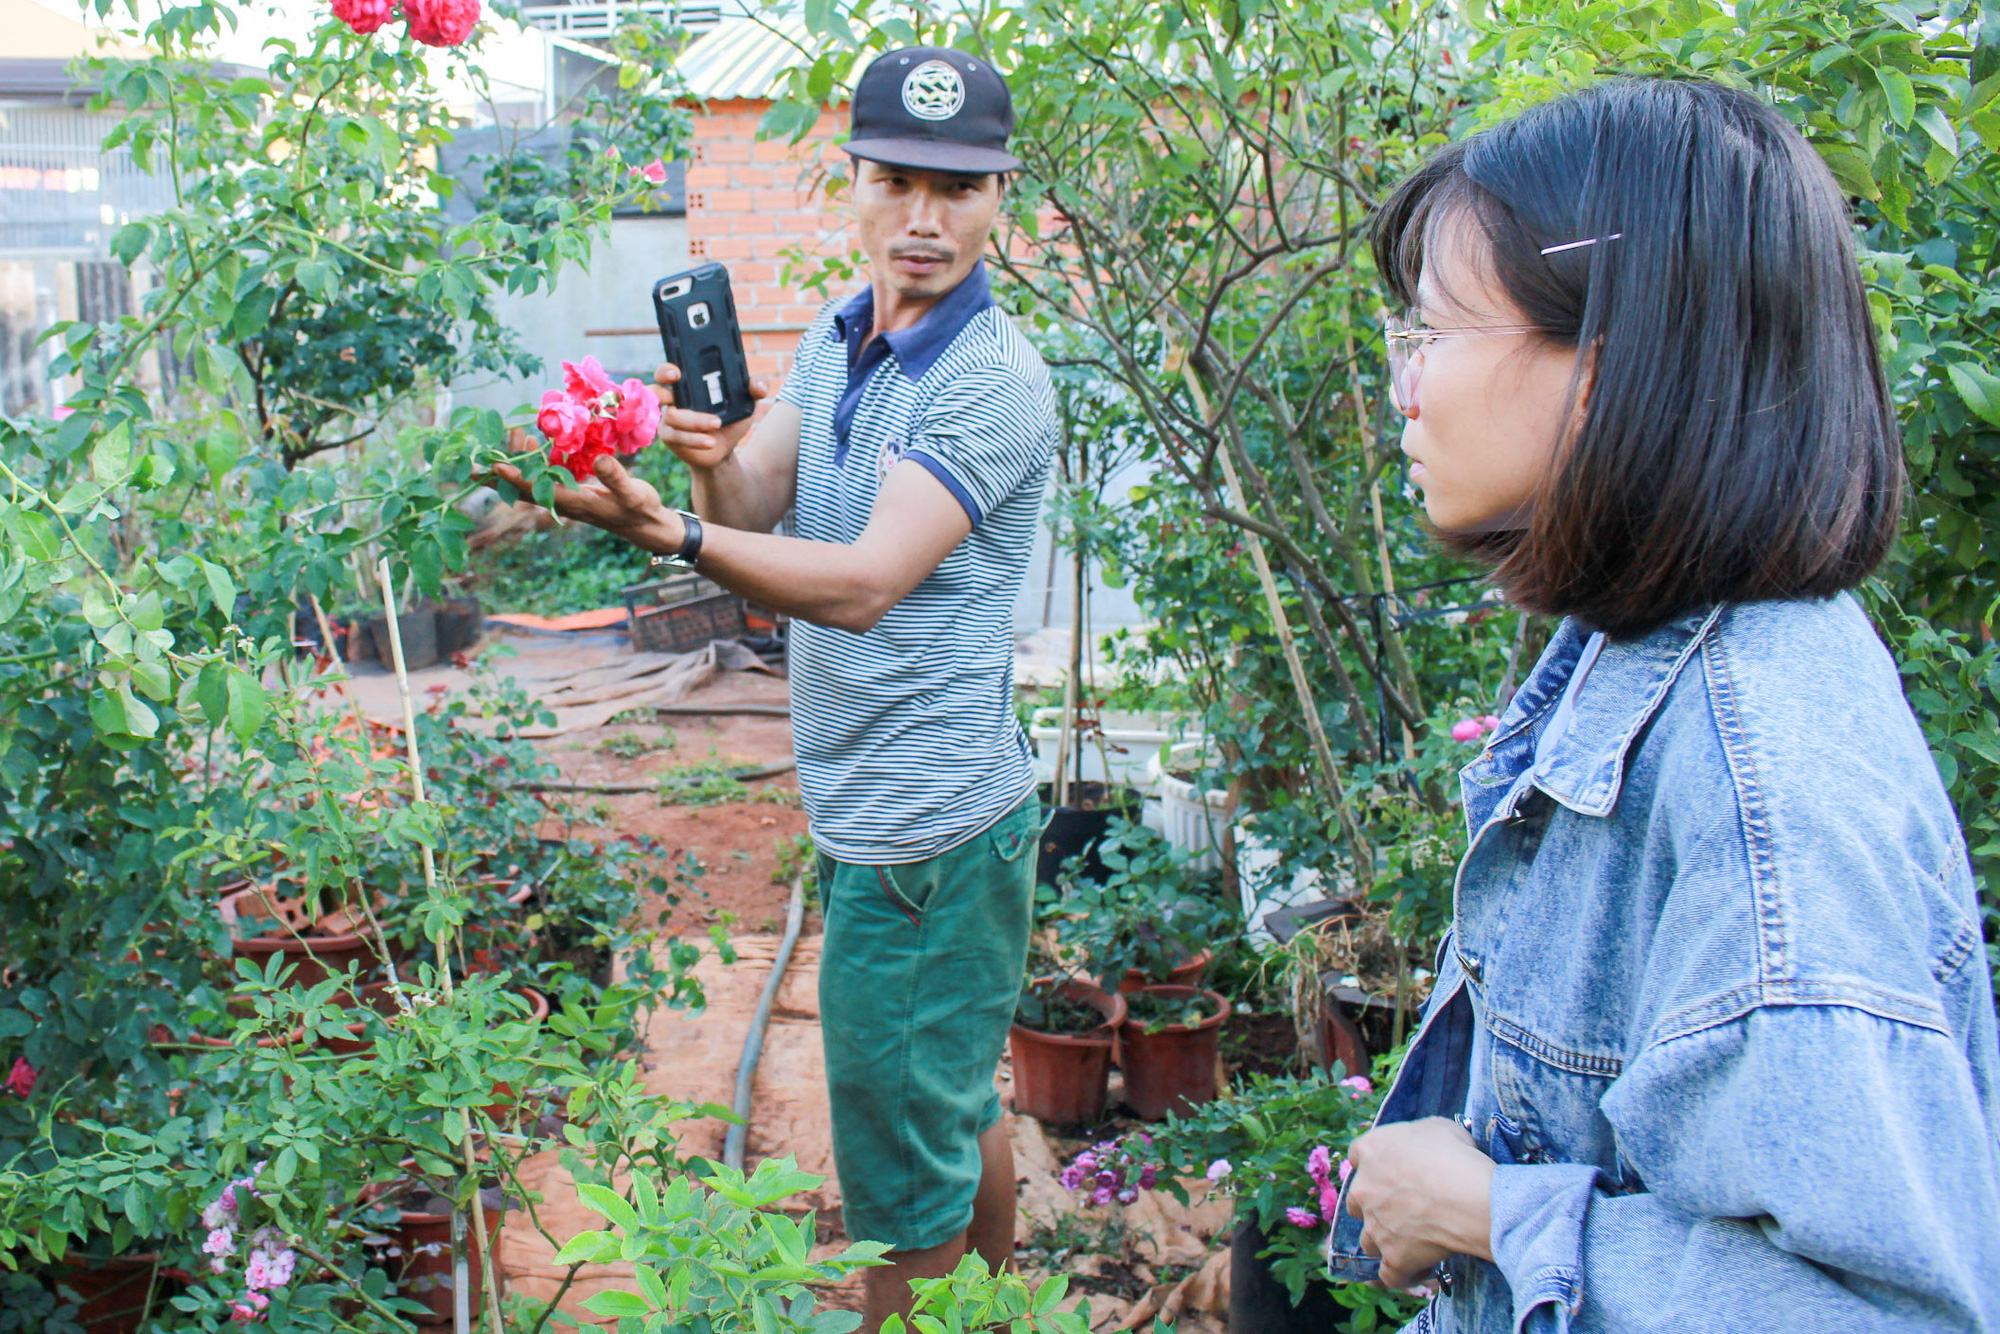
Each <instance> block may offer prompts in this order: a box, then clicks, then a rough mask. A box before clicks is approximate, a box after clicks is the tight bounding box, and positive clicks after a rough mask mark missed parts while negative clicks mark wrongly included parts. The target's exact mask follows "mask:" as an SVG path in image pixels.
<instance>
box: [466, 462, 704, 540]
mask: <svg viewBox="0 0 2000 1334" xmlns="http://www.w3.org/2000/svg"><path fill="white" fill-rule="evenodd" d="M493 472H494V475H495V476H497V477H498V478H499V479H500V480H501V481H503V482H506V483H507V484H508V485H510V486H512V487H513V488H514V489H515V490H516V491H519V492H520V493H521V494H522V495H524V496H525V495H527V494H528V484H527V480H526V479H525V478H523V477H522V476H521V470H520V469H519V468H516V467H515V466H514V465H513V464H511V463H501V464H497V465H495V467H494V469H493ZM595 472H596V476H594V477H589V478H586V479H585V480H584V481H582V482H580V483H578V484H577V485H575V486H558V487H557V488H556V493H555V497H554V504H555V511H556V513H557V514H560V515H561V516H562V517H563V518H565V519H576V520H578V521H580V522H582V523H587V524H590V525H592V526H593V527H597V528H602V529H604V530H605V531H606V532H608V533H616V534H617V535H618V536H619V537H622V538H624V539H625V540H626V541H628V542H630V543H632V544H633V545H634V546H637V547H640V548H642V549H644V550H646V551H651V552H653V553H655V554H660V553H666V552H673V551H678V550H680V545H681V542H682V541H683V539H684V538H685V537H686V530H685V526H684V525H683V524H682V522H681V517H680V515H678V514H676V513H674V512H673V511H672V510H670V509H668V508H667V507H666V506H665V505H663V504H661V503H660V493H659V492H658V491H657V490H655V489H654V488H653V484H652V483H651V482H648V481H646V480H644V479H643V478H639V477H635V476H633V475H632V474H631V473H630V472H629V471H627V470H626V468H625V465H624V464H622V463H620V462H619V461H618V460H617V459H615V458H613V457H611V456H610V455H608V454H607V455H605V456H604V457H603V458H600V459H598V460H597V463H596V466H595Z"/></svg>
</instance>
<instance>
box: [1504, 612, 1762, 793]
mask: <svg viewBox="0 0 2000 1334" xmlns="http://www.w3.org/2000/svg"><path fill="white" fill-rule="evenodd" d="M1722 610H1723V609H1722V607H1721V606H1719V605H1718V606H1715V607H1710V608H1707V609H1706V610H1702V611H1695V612H1690V613H1688V614H1687V615H1684V616H1681V617H1677V618H1676V619H1674V620H1672V621H1669V622H1667V624H1665V625H1663V626H1661V627H1659V628H1658V629H1656V630H1653V631H1651V632H1650V633H1648V634H1645V635H1641V636H1639V637H1638V638H1635V639H1624V640H1617V639H1614V640H1612V641H1610V642H1609V643H1607V644H1606V645H1605V646H1604V649H1603V651H1602V652H1601V653H1599V655H1598V658H1597V663H1596V665H1595V666H1594V667H1592V668H1591V671H1590V675H1589V676H1588V677H1586V678H1585V680H1584V683H1583V685H1582V687H1581V688H1580V689H1579V690H1578V691H1577V697H1576V702H1575V704H1574V706H1573V712H1572V713H1571V715H1570V721H1569V727H1568V729H1567V730H1566V731H1565V732H1564V733H1563V735H1562V736H1560V737H1557V738H1555V740H1554V741H1553V742H1552V743H1551V744H1550V745H1549V746H1548V748H1547V750H1546V751H1545V753H1544V754H1543V755H1542V757H1541V759H1540V761H1539V762H1536V763H1533V767H1532V772H1531V774H1530V778H1531V781H1532V782H1533V783H1534V785H1535V786H1536V787H1538V788H1540V789H1541V790H1542V791H1544V792H1546V793H1548V794H1549V795H1550V796H1551V797H1553V798H1555V799H1556V800H1557V801H1559V802H1561V803H1562V804H1563V805H1564V806H1567V807H1568V808H1569V809H1571V810H1573V811H1575V812H1577V814H1579V815H1591V816H1604V815H1609V814H1610V813H1611V811H1612V809H1613V808H1614V807H1615V806H1616V805H1617V804H1618V793H1619V790H1620V788H1621V787H1622V786H1623V785H1624V782H1625V761H1626V757H1627V755H1628V754H1629V753H1630V752H1631V749H1632V745H1633V743H1634V742H1635V741H1637V740H1638V739H1639V734H1640V733H1641V732H1643V731H1644V730H1645V729H1646V725H1647V724H1648V723H1650V722H1651V721H1652V720H1653V715H1654V714H1656V713H1658V712H1659V710H1660V706H1661V704H1662V703H1664V702H1665V700H1666V698H1667V692H1668V691H1669V690H1671V689H1672V688H1673V685H1674V682H1675V681H1677V680H1679V679H1680V675H1681V673H1682V672H1683V671H1684V670H1685V669H1686V668H1687V665H1688V663H1689V662H1690V661H1691V660H1692V659H1693V657H1694V655H1695V653H1696V651H1697V650H1698V649H1699V648H1700V647H1701V645H1702V643H1703V642H1704V641H1705V640H1706V639H1707V637H1708V636H1709V634H1710V632H1711V630H1712V628H1713V627H1714V625H1715V622H1716V620H1717V618H1718V617H1720V616H1721V615H1722ZM1589 638H1590V630H1589V628H1588V627H1586V626H1583V625H1580V624H1578V622H1577V621H1576V620H1575V619H1574V618H1571V619H1569V620H1566V621H1564V622H1563V623H1562V625H1561V626H1560V627H1559V628H1558V629H1557V631H1556V634H1555V637H1554V638H1553V639H1552V640H1550V641H1549V647H1548V649H1547V651H1546V652H1544V653H1543V654H1542V660H1541V661H1540V662H1539V663H1537V664H1536V665H1535V670H1534V672H1533V674H1532V675H1531V676H1530V677H1529V678H1528V680H1527V681H1526V682H1525V683H1524V684H1523V685H1522V687H1521V689H1520V691H1519V692H1518V693H1517V694H1516V695H1515V696H1514V698H1513V700H1511V701H1510V702H1509V703H1508V705H1507V711H1506V713H1505V714H1504V715H1503V716H1502V717H1501V720H1500V726H1499V728H1498V729H1497V730H1496V732H1495V734H1494V738H1493V745H1494V747H1495V748H1496V749H1497V748H1499V747H1500V746H1501V745H1502V743H1504V742H1507V741H1509V740H1511V739H1513V738H1517V737H1521V738H1523V742H1524V744H1523V745H1522V746H1520V747H1518V748H1510V749H1516V750H1517V753H1521V752H1525V753H1526V754H1527V755H1530V756H1532V755H1533V753H1534V746H1533V744H1532V742H1533V740H1534V738H1533V737H1523V734H1524V733H1527V732H1529V731H1531V730H1532V729H1535V728H1539V727H1546V726H1548V724H1549V720H1550V718H1551V716H1552V715H1553V714H1554V713H1555V712H1556V707H1555V706H1556V704H1557V702H1558V701H1560V700H1561V698H1562V694H1563V690H1564V689H1565V688H1566V687H1567V686H1568V685H1569V681H1570V677H1571V675H1572V674H1573V673H1574V671H1575V669H1576V663H1577V659H1578V657H1579V656H1581V654H1582V652H1583V646H1584V642H1585V641H1586V640H1588V639H1589Z"/></svg>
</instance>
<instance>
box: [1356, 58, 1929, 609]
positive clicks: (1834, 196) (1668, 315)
mask: <svg viewBox="0 0 2000 1334" xmlns="http://www.w3.org/2000/svg"><path fill="white" fill-rule="evenodd" d="M1463 223H1470V224H1471V225H1472V228H1473V230H1472V232H1471V233H1470V234H1471V235H1472V236H1473V237H1474V238H1475V239H1480V240H1483V241H1484V243H1485V245H1484V247H1483V248H1484V249H1485V251H1486V255H1485V256H1484V261H1483V262H1484V263H1485V264H1486V265H1487V274H1488V276H1489V279H1491V280H1492V281H1494V282H1495V283H1496V285H1497V286H1498V287H1500V288H1501V289H1502V290H1504V291H1505V292H1506V293H1507V294H1508V295H1509V297H1511V299H1512V300H1513V302H1514V304H1515V305H1517V306H1519V307H1520V309H1521V311H1522V313H1523V314H1524V316H1525V317H1526V318H1525V319H1524V320H1522V321H1520V322H1522V323H1527V324H1532V325H1534V326H1536V327H1537V328H1538V329H1540V330H1542V331H1543V333H1542V334H1541V335H1539V336H1542V337H1546V338H1548V339H1551V340H1553V341H1555V342H1556V343H1558V344H1562V345H1566V346H1570V347H1580V348H1585V349H1588V352H1587V354H1586V355H1584V356H1581V357H1579V358H1578V381H1577V386H1576V388H1575V389H1573V391H1572V392H1573V393H1576V392H1581V393H1584V394H1585V401H1584V404H1583V411H1582V412H1581V414H1578V415H1577V417H1576V418H1573V419H1576V420H1577V425H1576V427H1575V429H1574V431H1573V433H1572V435H1571V436H1570V437H1569V438H1568V439H1567V440H1566V441H1565V442H1564V444H1563V447H1562V448H1561V449H1560V450H1559V451H1558V453H1557V457H1556V463H1555V465H1554V468H1553V472H1552V475H1551V476H1550V478H1549V479H1548V481H1547V483H1546V486H1545V488H1544V489H1543V491H1542V492H1541V493H1540V494H1539V495H1538V498H1537V500H1536V502H1535V505H1534V507H1533V510H1532V512H1531V513H1530V514H1529V515H1528V517H1527V523H1526V526H1525V527H1524V528H1520V529H1516V530H1513V531H1508V532H1497V533H1482V534H1448V533H1447V534H1440V535H1439V536H1440V537H1441V539H1442V540H1443V541H1444V542H1445V543H1446V544H1447V545H1448V546H1450V547H1451V548H1452V549H1454V550H1456V551H1458V552H1459V553H1461V554H1464V555H1469V556H1472V557H1474V558H1476V559H1479V560H1481V561H1483V562H1485V563H1487V564H1488V565H1490V566H1491V567H1492V569H1493V572H1494V577H1495V579H1496V581H1497V582H1498V583H1499V584H1500V586H1501V588H1502V589H1503V591H1505V593H1506V594H1507V596H1508V597H1509V598H1510V599H1511V600H1512V601H1513V602H1515V604H1516V605H1519V606H1522V607H1525V608H1527V609H1529V610H1531V611H1537V612H1543V613H1547V614H1551V615H1573V616H1576V617H1578V618H1579V619H1580V620H1582V621H1583V622H1584V623H1586V624H1588V625H1591V626H1593V627H1595V628H1598V629H1602V630H1606V631H1609V632H1611V633H1613V634H1619V633H1625V634H1631V633H1637V632H1640V631H1644V630H1646V629H1649V628H1651V627H1654V626H1657V625H1659V624H1661V623H1663V622H1665V621H1667V620H1670V619H1672V618H1673V617H1675V616H1677V615H1680V614H1682V613H1684V612H1687V611H1691V610H1694V609H1696V608H1699V607H1703V606H1706V605H1709V604H1711V603H1716V602H1725V601H1755V600H1760V599H1768V598H1806V597H1828V596H1831V595H1833V594H1835V593H1837V592H1839V591H1840V590H1842V589H1845V588H1851V587H1853V586H1854V585H1855V584H1858V583H1860V582H1861V580H1863V579H1864V578H1866V577H1867V576H1868V574H1869V572H1870V571H1871V570H1873V569H1874V568H1875V566H1876V564H1877V563H1878V562H1879V561H1880V560H1881V559H1882V556H1883V555H1884V553H1886V552H1887V551H1888V549H1889V546H1890V544H1891V543H1892V542H1893V541H1894V539H1895V535H1896V525H1897V517H1898V511H1899V509H1900V506H1901V502H1902V493H1903V461H1902V450H1901V442H1900V440H1899V439H1898V434H1897V431H1896V428H1895V424H1894V421H1893V418H1892V415H1891V412H1890V407H1889V394H1888V388H1887V386H1886V384H1885V383H1884V381H1883V376H1882V368H1881V362H1880V358H1879V357H1878V355H1877V350H1876V342H1875V330H1874V326H1873V325H1872V324H1871V323H1870V322H1869V314H1868V304H1867V300H1866V297H1865V296H1864V294H1863V291H1862V286H1861V277H1860V273H1859V271H1858V270H1857V268H1856V265H1855V257H1854V240H1853V228H1852V224H1851V222H1850V220H1849V218H1848V214H1847V207H1846V202H1845V201H1844V200H1843V198H1842V197H1841V194H1840V191H1839V188H1838V187H1837V186H1836V185H1835V184H1834V180H1833V176H1832V173H1830V172H1829V171H1828V170H1827V168H1826V165H1825V164H1824V163H1823V162H1822V161H1821V160H1820V158H1819V155H1818V154H1817V153H1816V152H1814V151H1813V148H1812V146H1811V145H1810V144H1808V143H1807V142H1806V141H1805V140H1804V139H1803V138H1802V137H1801V136H1800V135H1799V134H1798V132H1797V131H1795V130H1794V129H1793V128H1792V127H1791V126H1790V125H1789V124H1787V123H1786V122H1785V120H1784V118H1783V117H1782V116H1780V115H1779V114H1778V113H1777V112H1776V111H1774V110H1773V109H1772V108H1771V107H1769V106H1767V105H1765V104H1764V103H1763V102H1761V101H1759V100H1758V99H1757V98H1756V97H1754V96H1752V95H1751V94H1749V93H1745V92H1739V91H1737V90H1735V89H1730V88H1725V87H1723V86H1721V85H1719V84H1714V83H1705V82H1700V81H1692V80H1690V81H1676V80H1664V79H1622V80H1616V81H1612V82H1608V83H1603V84H1599V85H1597V86H1594V87H1592V88H1590V89H1588V90H1586V91H1583V92H1579V93H1575V94H1572V95H1570V96H1567V97H1564V98H1562V99H1561V100H1559V101H1555V102H1550V103H1548V104H1546V105H1543V106H1539V107H1536V108H1534V109H1532V110H1530V111H1528V112H1526V113H1524V114H1523V115H1521V116H1519V117H1517V118H1516V119H1514V120H1511V121H1509V122H1507V123H1505V124H1503V125H1499V126H1496V127H1494V128H1493V129H1490V130H1486V131H1484V132H1482V133H1480V134H1477V135H1474V136H1473V137H1471V138H1469V139H1467V140H1464V141H1462V142H1460V143H1456V144H1453V145H1450V146H1449V147H1446V148H1444V149H1442V150H1440V151H1439V152H1438V153H1437V154H1436V155H1435V156H1434V157H1432V158H1431V159H1430V160H1429V161H1428V162H1427V163H1425V164H1424V165H1423V166H1422V167H1420V168H1419V169H1418V170H1417V171H1415V172H1414V173H1412V174H1411V175H1410V176H1409V177H1407V178H1406V179H1404V180H1403V181H1402V182H1401V183H1400V184H1398V186H1397V187H1396V189H1395V191H1394V192H1393V193H1392V194H1391V195H1390V197H1389V198H1388V199H1387V200H1386V201H1385V202H1384V203H1383V205H1382V208H1381V209H1380V211H1379V212H1378V213H1377V215H1376V217H1375V221H1374V230H1373V242H1374V249H1375V259H1376V263H1377V265H1378V267H1379V269H1380V272H1381V273H1382V274H1383V276H1384V279H1385V281H1386V282H1387V284H1388V287H1389V289H1390V291H1391V293H1392V294H1393V295H1394V297H1395V298H1396V300H1397V301H1398V302H1399V303H1400V304H1401V305H1402V306H1404V307H1414V306H1415V305H1416V304H1417V302H1416V291H1417V280H1418V277H1419V276H1420V275H1421V274H1422V272H1423V267H1424V253H1425V247H1426V245H1427V244H1429V243H1430V242H1431V241H1432V240H1433V239H1434V238H1435V237H1436V236H1437V234H1438V228H1439V226H1440V225H1441V224H1448V225H1460V224H1463ZM1614 233H1622V235H1621V236H1620V237H1619V238H1618V239H1617V240H1611V239H1610V238H1611V236H1612V235H1613V234H1614ZM1592 238H1598V239H1597V240H1596V241H1595V243H1594V244H1590V245H1583V246H1575V247H1573V248H1569V249H1563V250H1558V251H1555V252H1554V253H1551V254H1544V253H1543V250H1544V248H1545V247H1551V246H1565V245H1568V244H1569V243H1571V242H1575V241H1584V240H1590V239H1592ZM1479 248H1480V247H1478V246H1475V250H1477V249H1479ZM1419 401H1420V402H1421V391H1419Z"/></svg>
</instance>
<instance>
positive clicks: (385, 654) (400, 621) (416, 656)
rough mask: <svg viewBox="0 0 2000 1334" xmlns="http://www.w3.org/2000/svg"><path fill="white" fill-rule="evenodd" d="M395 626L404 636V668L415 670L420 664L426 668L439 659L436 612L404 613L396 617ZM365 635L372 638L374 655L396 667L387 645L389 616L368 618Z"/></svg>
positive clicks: (384, 663) (391, 668)
mask: <svg viewBox="0 0 2000 1334" xmlns="http://www.w3.org/2000/svg"><path fill="white" fill-rule="evenodd" d="M396 628H397V630H398V631H399V632H400V633H401V634H402V638H403V666H404V667H406V668H408V669H409V670H410V671H413V672H414V671H416V670H417V669H418V668H420V667H429V666H430V665H431V664H433V663H435V662H436V661H437V660H438V635H437V613H436V612H433V611H408V612H404V613H403V614H402V615H401V616H398V617H397V618H396ZM368 635H369V638H371V639H373V640H374V641H375V657H376V658H377V659H378V660H379V661H380V662H381V664H382V665H383V666H384V667H387V668H389V669H390V670H392V671H393V670H395V666H396V659H395V655H394V653H393V651H392V650H391V649H390V646H389V618H388V617H387V616H375V617H371V618H370V619H369V622H368Z"/></svg>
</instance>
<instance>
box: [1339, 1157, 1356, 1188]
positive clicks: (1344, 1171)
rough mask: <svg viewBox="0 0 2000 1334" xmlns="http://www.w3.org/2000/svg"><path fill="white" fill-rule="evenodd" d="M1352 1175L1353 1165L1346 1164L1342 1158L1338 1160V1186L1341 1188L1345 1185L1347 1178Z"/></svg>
mask: <svg viewBox="0 0 2000 1334" xmlns="http://www.w3.org/2000/svg"><path fill="white" fill-rule="evenodd" d="M1353 1175H1354V1164H1353V1163H1350V1162H1348V1161H1347V1160H1346V1159H1345V1158H1342V1159H1341V1160H1340V1184H1341V1185H1343V1186H1344V1185H1346V1184H1347V1178H1349V1177H1351V1176H1353Z"/></svg>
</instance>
